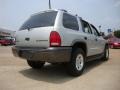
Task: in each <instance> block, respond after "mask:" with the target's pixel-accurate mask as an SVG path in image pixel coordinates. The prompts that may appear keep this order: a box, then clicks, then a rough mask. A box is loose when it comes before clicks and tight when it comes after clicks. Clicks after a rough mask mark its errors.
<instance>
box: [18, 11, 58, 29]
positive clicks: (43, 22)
mask: <svg viewBox="0 0 120 90" xmlns="http://www.w3.org/2000/svg"><path fill="white" fill-rule="evenodd" d="M56 15H57V12H56V11H52V12H44V13H41V14H37V15H34V16H31V17H30V18H29V19H28V20H27V21H26V22H25V23H24V24H23V25H22V27H21V28H20V30H24V29H29V28H36V27H45V26H54V22H55V18H56Z"/></svg>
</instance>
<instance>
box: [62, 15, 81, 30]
mask: <svg viewBox="0 0 120 90" xmlns="http://www.w3.org/2000/svg"><path fill="white" fill-rule="evenodd" d="M63 26H64V27H65V28H68V29H72V30H79V26H78V21H77V18H76V17H75V16H72V15H69V14H67V13H64V14H63Z"/></svg>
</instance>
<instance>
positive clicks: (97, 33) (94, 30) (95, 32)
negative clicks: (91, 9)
mask: <svg viewBox="0 0 120 90" xmlns="http://www.w3.org/2000/svg"><path fill="white" fill-rule="evenodd" d="M91 27H92V30H93V33H94V35H96V36H100V34H99V32H98V31H97V29H96V28H95V27H94V26H93V25H91Z"/></svg>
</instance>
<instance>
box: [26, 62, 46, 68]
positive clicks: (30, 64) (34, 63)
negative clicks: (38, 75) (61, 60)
mask: <svg viewBox="0 0 120 90" xmlns="http://www.w3.org/2000/svg"><path fill="white" fill-rule="evenodd" d="M27 63H28V65H29V66H30V67H32V68H34V69H40V68H42V67H43V66H44V64H45V62H40V61H30V60H27Z"/></svg>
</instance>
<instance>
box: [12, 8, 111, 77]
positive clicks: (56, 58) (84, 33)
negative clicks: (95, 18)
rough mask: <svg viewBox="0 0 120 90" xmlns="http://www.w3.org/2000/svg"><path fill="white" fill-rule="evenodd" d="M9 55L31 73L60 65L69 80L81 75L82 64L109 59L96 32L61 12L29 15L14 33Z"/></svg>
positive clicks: (73, 17)
mask: <svg viewBox="0 0 120 90" xmlns="http://www.w3.org/2000/svg"><path fill="white" fill-rule="evenodd" d="M12 51H13V54H14V56H17V57H20V58H24V59H26V60H27V63H28V65H29V66H31V67H32V68H34V69H37V68H41V67H43V66H44V64H45V62H49V63H64V64H66V66H67V70H68V72H69V73H70V74H71V75H73V76H79V75H81V74H82V72H83V70H84V67H85V62H87V61H91V60H95V59H104V60H108V58H109V49H108V43H107V41H105V40H104V39H103V37H102V36H101V35H100V34H99V32H98V31H97V29H96V28H95V27H94V26H93V25H92V24H90V23H88V22H86V21H85V20H83V19H82V18H81V17H79V16H77V15H72V14H70V13H68V12H67V11H65V10H48V11H43V12H40V13H37V14H34V15H32V16H31V17H30V18H29V19H28V20H27V21H26V22H25V23H24V24H23V25H22V26H21V28H20V30H18V31H17V32H16V46H14V47H12Z"/></svg>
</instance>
